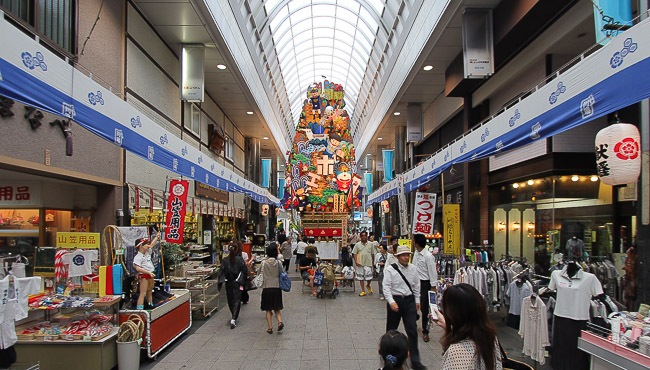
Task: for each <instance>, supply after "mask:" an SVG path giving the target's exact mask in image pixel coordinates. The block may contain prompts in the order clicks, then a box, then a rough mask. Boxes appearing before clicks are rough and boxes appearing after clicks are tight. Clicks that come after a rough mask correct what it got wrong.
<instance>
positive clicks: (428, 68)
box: [422, 65, 433, 71]
mask: <svg viewBox="0 0 650 370" xmlns="http://www.w3.org/2000/svg"><path fill="white" fill-rule="evenodd" d="M422 69H423V70H425V71H430V70H432V69H433V66H432V65H427V66H424V67H423V68H422Z"/></svg>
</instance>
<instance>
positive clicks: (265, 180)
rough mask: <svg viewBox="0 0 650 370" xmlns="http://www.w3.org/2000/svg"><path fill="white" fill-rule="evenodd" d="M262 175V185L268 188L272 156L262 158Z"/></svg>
mask: <svg viewBox="0 0 650 370" xmlns="http://www.w3.org/2000/svg"><path fill="white" fill-rule="evenodd" d="M260 177H261V178H262V180H261V184H260V185H261V186H262V187H263V188H267V189H268V187H269V184H270V179H271V158H262V173H261V174H260Z"/></svg>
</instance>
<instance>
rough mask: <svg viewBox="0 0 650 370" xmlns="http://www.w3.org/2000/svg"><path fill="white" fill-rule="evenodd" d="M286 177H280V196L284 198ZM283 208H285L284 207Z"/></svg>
mask: <svg viewBox="0 0 650 370" xmlns="http://www.w3.org/2000/svg"><path fill="white" fill-rule="evenodd" d="M285 181H286V180H285V179H278V198H280V199H282V198H284V184H285ZM282 209H283V208H282Z"/></svg>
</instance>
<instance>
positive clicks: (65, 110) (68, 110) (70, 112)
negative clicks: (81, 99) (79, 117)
mask: <svg viewBox="0 0 650 370" xmlns="http://www.w3.org/2000/svg"><path fill="white" fill-rule="evenodd" d="M76 114H77V113H76V112H75V110H74V105H72V104H68V103H63V105H62V108H61V115H62V116H64V117H68V118H70V119H74V116H75V115H76Z"/></svg>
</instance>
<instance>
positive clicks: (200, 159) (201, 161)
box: [196, 155, 203, 164]
mask: <svg viewBox="0 0 650 370" xmlns="http://www.w3.org/2000/svg"><path fill="white" fill-rule="evenodd" d="M196 161H197V162H199V164H201V163H203V156H202V155H200V156H199V158H198V159H197V160H196Z"/></svg>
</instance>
